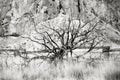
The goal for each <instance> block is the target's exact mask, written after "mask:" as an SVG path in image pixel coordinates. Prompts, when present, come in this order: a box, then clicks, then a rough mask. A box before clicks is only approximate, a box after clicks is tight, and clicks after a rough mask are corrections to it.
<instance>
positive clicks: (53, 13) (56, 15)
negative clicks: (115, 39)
mask: <svg viewBox="0 0 120 80" xmlns="http://www.w3.org/2000/svg"><path fill="white" fill-rule="evenodd" d="M119 3H120V1H119V0H113V2H111V0H0V35H5V34H7V35H8V34H12V33H17V34H19V35H20V36H19V37H14V36H11V37H4V38H3V37H0V39H1V41H2V40H4V45H5V47H8V45H9V46H10V47H11V48H14V47H16V46H15V45H17V46H18V45H22V44H23V43H20V42H25V43H27V40H28V39H25V38H24V39H23V38H22V37H23V36H24V37H31V38H33V37H34V36H36V35H37V34H36V31H35V27H36V26H37V27H38V28H40V27H41V25H40V24H41V23H45V24H47V22H50V23H51V24H52V25H55V26H56V27H59V26H60V25H61V24H62V21H63V20H64V19H67V18H68V16H71V17H72V18H73V19H75V20H77V19H79V18H80V19H81V20H82V22H83V23H85V22H87V21H89V20H91V19H93V18H94V17H98V20H99V19H101V20H102V21H103V22H104V24H102V26H103V27H105V23H107V24H109V25H110V27H112V28H114V29H115V30H118V32H119V31H120V27H119V26H120V19H119V18H120V8H119ZM3 24H4V25H3ZM108 30H109V29H108ZM106 32H107V31H106ZM108 34H109V31H108ZM114 34H115V35H117V33H116V32H114ZM13 43H14V44H15V45H12V44H13ZM18 43H19V44H18ZM30 44H32V46H31V45H30ZM24 45H25V46H26V48H27V49H30V47H34V46H33V45H35V46H37V47H36V48H38V47H39V46H40V45H39V46H38V45H37V44H36V43H34V42H31V41H30V42H29V45H28V44H24ZM1 46H3V45H2V44H1ZM18 48H19V47H18ZM34 48H35V47H34ZM39 48H40V47H39ZM32 49H33V48H32ZM32 49H31V50H32Z"/></svg>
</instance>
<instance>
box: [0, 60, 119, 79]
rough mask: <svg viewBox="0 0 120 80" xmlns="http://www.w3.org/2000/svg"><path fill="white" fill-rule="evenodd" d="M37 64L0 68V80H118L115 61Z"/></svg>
mask: <svg viewBox="0 0 120 80" xmlns="http://www.w3.org/2000/svg"><path fill="white" fill-rule="evenodd" d="M35 63H37V64H35ZM38 64H39V62H38V61H37V62H35V61H34V62H31V64H30V65H29V66H27V67H20V68H18V66H17V67H4V68H2V69H1V70H0V80H120V77H119V76H120V69H119V67H120V63H119V62H116V61H106V62H105V61H102V62H99V63H98V64H96V65H97V66H96V67H93V66H90V65H89V66H88V65H86V63H83V62H82V63H72V62H71V63H68V62H64V63H58V64H57V66H54V65H53V64H49V63H47V62H43V63H42V64H41V65H38Z"/></svg>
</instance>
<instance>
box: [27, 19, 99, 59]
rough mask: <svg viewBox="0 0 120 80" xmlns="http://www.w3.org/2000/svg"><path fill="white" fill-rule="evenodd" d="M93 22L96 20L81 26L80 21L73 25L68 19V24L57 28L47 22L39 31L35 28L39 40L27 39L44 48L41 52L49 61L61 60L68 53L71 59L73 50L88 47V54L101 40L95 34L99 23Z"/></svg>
mask: <svg viewBox="0 0 120 80" xmlns="http://www.w3.org/2000/svg"><path fill="white" fill-rule="evenodd" d="M95 20H96V18H94V19H92V20H90V21H88V22H86V23H84V24H83V25H82V24H81V22H80V21H81V20H78V23H77V24H75V22H74V20H72V19H70V18H69V19H68V20H67V21H68V24H66V21H65V22H64V23H63V25H61V26H60V27H59V28H56V27H55V26H53V25H50V23H49V22H48V25H43V24H42V25H41V28H40V30H41V31H39V30H38V28H36V27H35V31H36V32H37V33H38V34H39V35H40V38H39V37H34V38H35V39H34V40H33V39H31V38H29V39H30V40H32V41H34V42H37V43H38V44H40V45H42V46H43V47H44V48H43V49H42V51H44V52H48V53H49V55H47V57H49V58H50V60H51V61H55V60H56V59H59V60H63V57H64V56H65V55H68V53H69V52H70V54H71V57H72V54H73V50H75V49H79V48H81V47H89V50H88V52H90V51H91V50H92V49H94V47H96V46H97V45H98V44H99V43H100V42H101V39H98V38H99V37H98V35H97V34H96V33H95V31H96V30H98V28H97V25H98V24H99V21H97V22H94V21H95ZM86 26H87V27H86ZM85 28H87V29H86V30H83V29H85Z"/></svg>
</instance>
